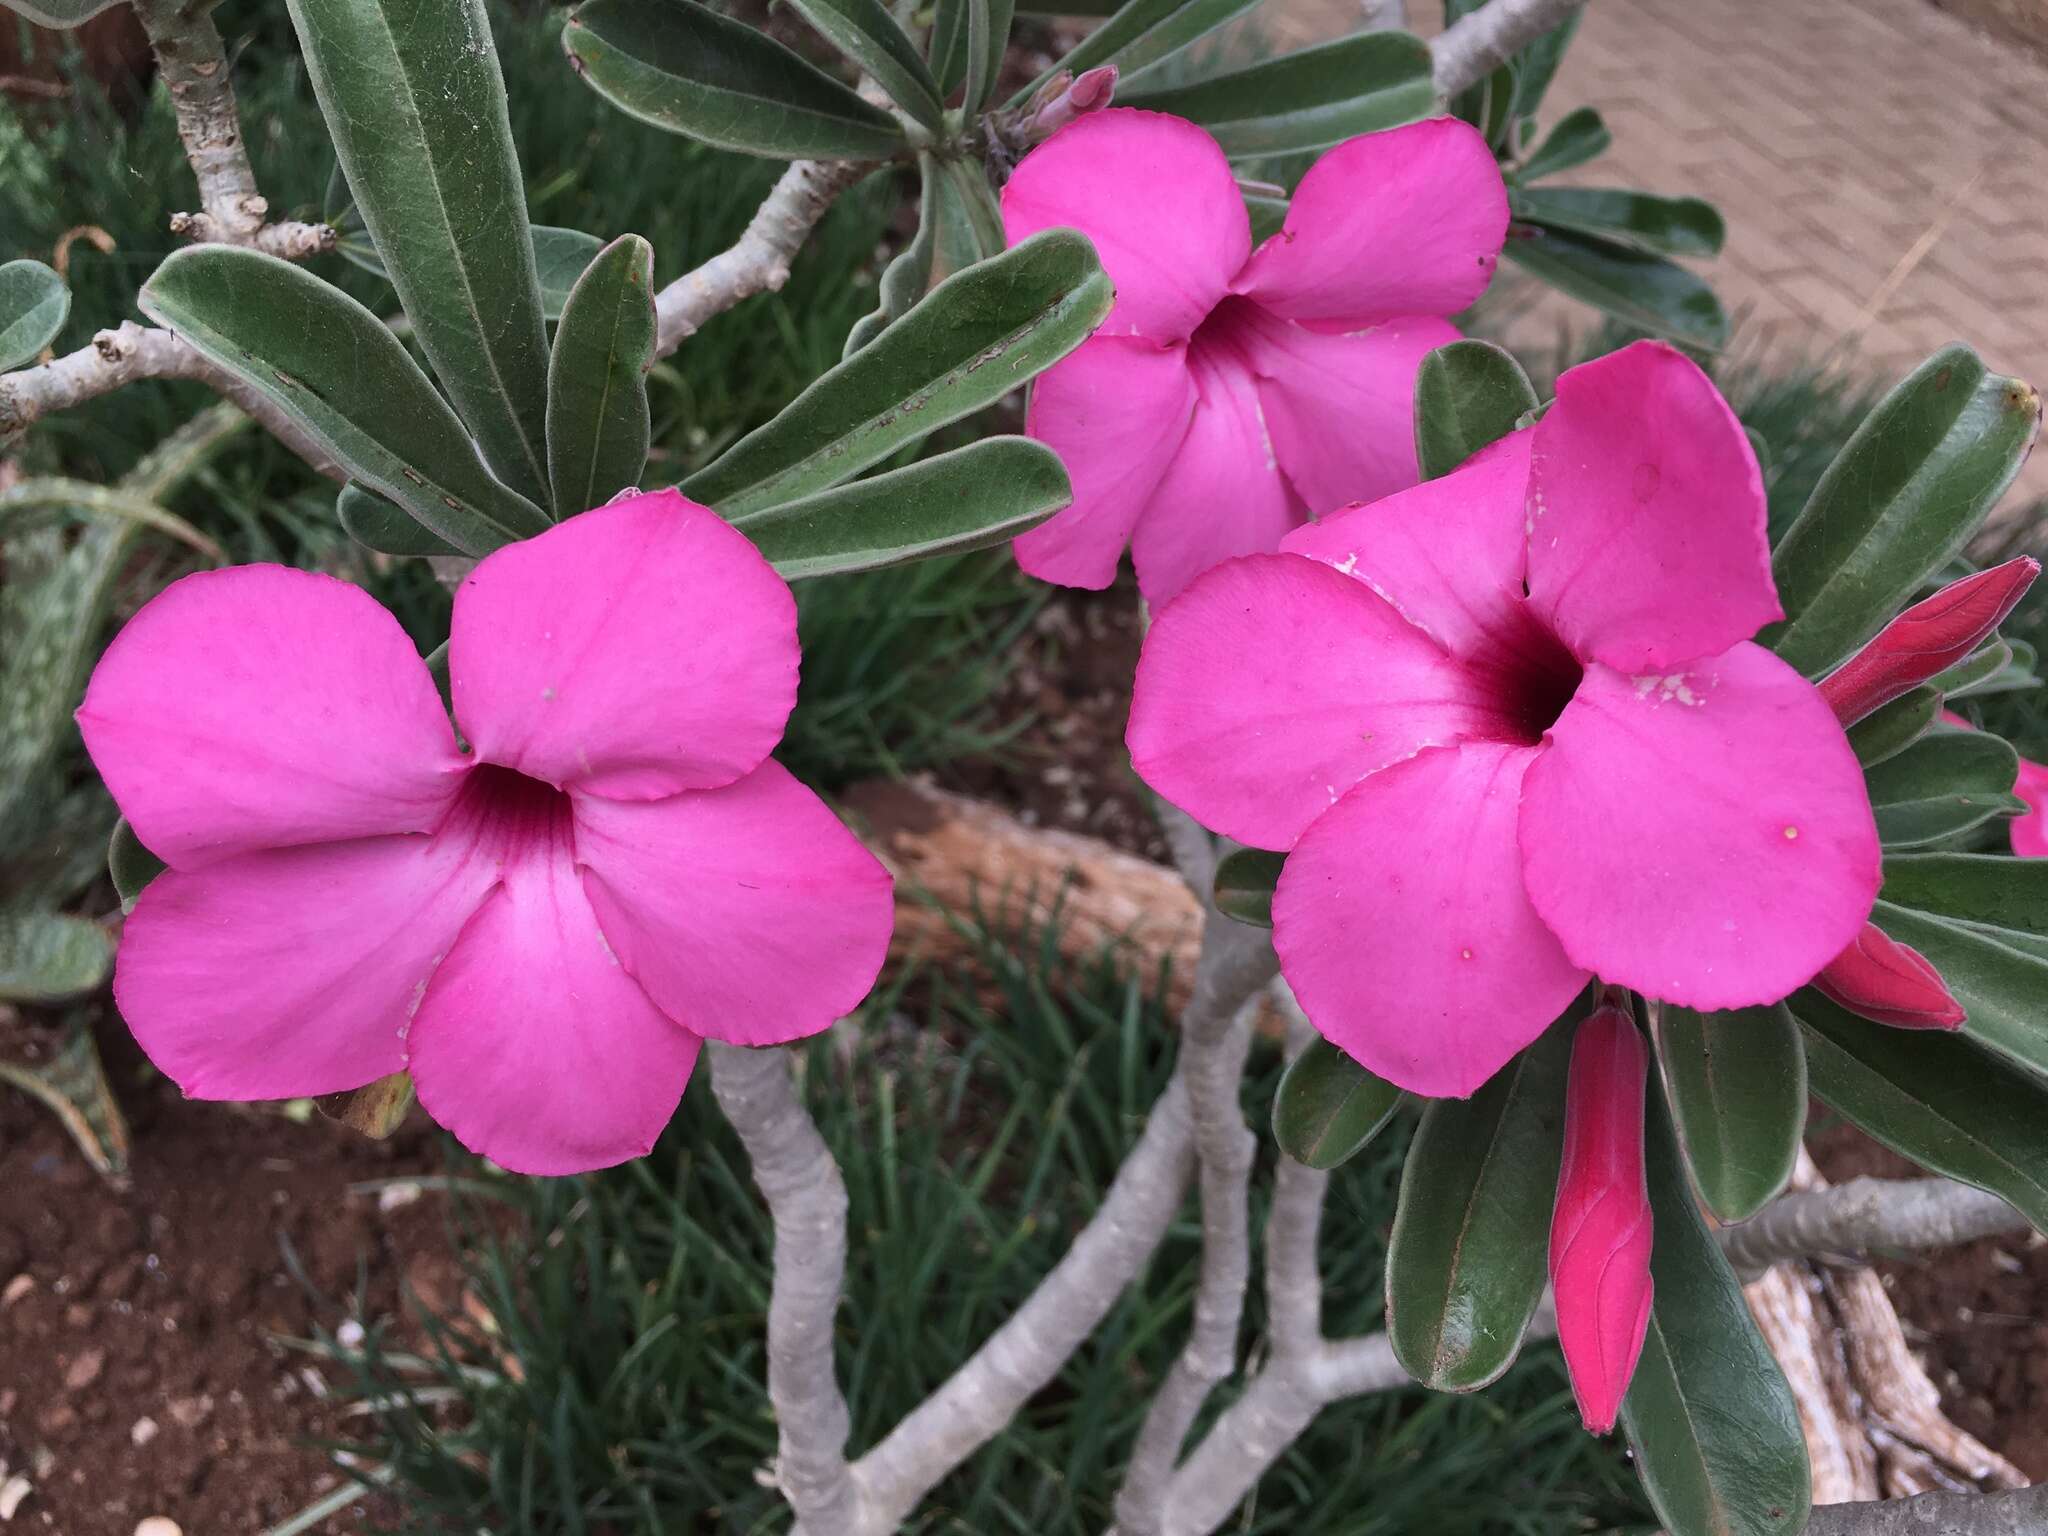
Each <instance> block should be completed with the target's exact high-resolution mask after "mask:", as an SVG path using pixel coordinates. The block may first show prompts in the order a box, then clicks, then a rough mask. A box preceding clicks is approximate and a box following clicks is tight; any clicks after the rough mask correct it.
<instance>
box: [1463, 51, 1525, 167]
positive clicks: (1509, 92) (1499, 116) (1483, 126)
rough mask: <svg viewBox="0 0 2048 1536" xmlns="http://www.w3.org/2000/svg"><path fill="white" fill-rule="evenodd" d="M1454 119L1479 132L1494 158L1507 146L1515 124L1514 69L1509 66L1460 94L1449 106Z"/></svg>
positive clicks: (1503, 66) (1502, 66)
mask: <svg viewBox="0 0 2048 1536" xmlns="http://www.w3.org/2000/svg"><path fill="white" fill-rule="evenodd" d="M1451 113H1452V115H1453V116H1454V117H1459V118H1462V119H1464V120H1465V121H1466V122H1468V123H1470V124H1471V125H1472V126H1473V127H1474V128H1476V129H1477V130H1478V131H1479V136H1480V137H1481V138H1483V139H1485V140H1486V147H1487V148H1488V149H1491V150H1492V151H1493V152H1494V153H1495V154H1496V155H1498V154H1499V153H1500V151H1501V150H1502V149H1503V148H1504V147H1505V146H1506V144H1507V139H1508V134H1509V130H1510V129H1511V128H1512V127H1513V126H1514V121H1515V69H1514V65H1513V63H1512V62H1510V63H1507V64H1503V65H1501V66H1500V68H1498V69H1496V70H1494V72H1493V73H1492V74H1490V75H1488V76H1487V77H1486V78H1485V79H1483V80H1481V81H1480V82H1479V83H1478V84H1477V85H1473V86H1469V87H1467V88H1466V89H1465V90H1464V91H1462V92H1460V93H1459V95H1458V98H1457V100H1456V101H1454V102H1453V103H1452V104H1451Z"/></svg>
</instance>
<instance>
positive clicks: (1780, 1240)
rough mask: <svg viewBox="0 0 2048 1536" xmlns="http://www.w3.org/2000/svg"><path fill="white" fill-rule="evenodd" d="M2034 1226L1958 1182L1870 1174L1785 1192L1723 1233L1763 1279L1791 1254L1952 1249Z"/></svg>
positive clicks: (1734, 1260)
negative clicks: (1959, 1244)
mask: <svg viewBox="0 0 2048 1536" xmlns="http://www.w3.org/2000/svg"><path fill="white" fill-rule="evenodd" d="M2026 1229H2027V1219H2026V1217H2024V1216H2022V1215H2021V1214H2020V1213H2019V1212H2018V1211H2016V1210H2014V1209H2013V1208H2012V1207H2011V1206H2010V1205H2008V1204H2006V1202H2005V1201H2003V1200H2001V1199H2000V1198H1999V1197H1998V1196H1997V1195H1993V1194H1987V1193H1986V1192H1985V1191H1983V1190H1981V1189H1973V1188H1971V1187H1970V1186H1969V1185H1967V1184H1958V1183H1957V1182H1955V1181H1954V1180H1953V1179H1869V1178H1863V1179H1851V1180H1850V1181H1849V1182H1848V1183H1846V1184H1837V1185H1834V1186H1833V1187H1831V1188H1828V1189H1819V1190H1813V1191H1811V1192H1808V1193H1796V1194H1789V1195H1785V1196H1782V1197H1780V1198H1779V1199H1777V1200H1774V1201H1772V1202H1771V1204H1770V1205H1769V1206H1767V1207H1765V1208H1764V1210H1763V1211H1762V1212H1760V1213H1759V1214H1758V1215H1756V1216H1754V1217H1752V1218H1751V1219H1750V1220H1748V1221H1746V1222H1743V1223H1741V1224H1740V1225H1739V1226H1732V1227H1723V1228H1722V1229H1721V1232H1720V1234H1719V1235H1720V1239H1721V1251H1722V1252H1723V1253H1725V1254H1727V1255H1728V1262H1729V1263H1730V1264H1733V1265H1734V1266H1735V1268H1736V1270H1737V1271H1738V1272H1739V1273H1741V1274H1743V1275H1745V1276H1755V1275H1759V1274H1761V1273H1763V1271H1765V1270H1766V1269H1769V1268H1770V1267H1771V1266H1772V1265H1773V1264H1776V1263H1779V1262H1781V1261H1783V1260H1785V1259H1804V1258H1816V1257H1825V1256H1826V1255H1829V1254H1862V1253H1871V1252H1883V1251H1886V1250H1893V1249H1902V1248H1946V1247H1948V1246H1950V1245H1951V1244H1955V1243H1968V1242H1974V1241H1976V1240H1977V1239H1978V1238H1980V1237H1990V1236H1993V1235H1994V1234H1997V1233H2000V1232H2023V1231H2025V1230H2026Z"/></svg>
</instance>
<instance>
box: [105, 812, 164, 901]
mask: <svg viewBox="0 0 2048 1536" xmlns="http://www.w3.org/2000/svg"><path fill="white" fill-rule="evenodd" d="M168 868H170V866H169V865H168V864H166V863H164V861H163V860H162V859H160V858H158V857H157V856H156V855H155V854H153V853H151V852H150V851H149V850H148V849H147V848H145V847H144V846H143V845H142V839H141V838H139V837H137V836H136V835H135V829H134V828H133V827H131V826H129V825H128V818H127V817H126V816H123V817H122V818H121V819H120V820H119V821H117V822H115V823H114V835H113V836H112V837H111V838H109V839H108V840H107V874H108V876H109V877H111V878H112V880H113V882H114V892H115V894H116V895H118V896H119V897H120V898H121V913H122V915H123V916H124V917H125V916H126V915H127V914H129V913H130V912H133V911H134V910H135V898H136V897H138V896H140V895H141V894H142V890H143V887H144V886H146V885H148V884H149V882H150V881H152V880H154V879H155V878H156V877H157V876H158V875H160V874H162V873H163V872H164V871H165V870H166V869H168Z"/></svg>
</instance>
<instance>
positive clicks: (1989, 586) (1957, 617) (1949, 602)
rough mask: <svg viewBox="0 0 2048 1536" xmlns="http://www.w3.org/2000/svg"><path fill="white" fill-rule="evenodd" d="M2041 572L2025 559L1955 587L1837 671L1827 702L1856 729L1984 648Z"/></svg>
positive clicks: (1911, 611) (1918, 607)
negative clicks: (1869, 716)
mask: <svg viewBox="0 0 2048 1536" xmlns="http://www.w3.org/2000/svg"><path fill="white" fill-rule="evenodd" d="M2040 573H2041V565H2040V562H2039V561H2037V560H2033V559H2030V558H2029V557H2027V556H2025V555H2022V556H2020V558H2019V559H2017V560H2008V561H2006V562H2005V564H2003V565H1998V566H1993V567H1992V568H1991V569H1990V570H1988V571H1979V572H1978V573H1977V574H1976V575H1974V576H1965V577H1964V578H1963V579H1962V580H1961V581H1957V582H1951V583H1950V584H1949V585H1948V586H1945V587H1943V588H1942V589H1941V590H1940V591H1939V592H1937V593H1935V594H1934V596H1932V597H1930V598H1928V599H1927V600H1926V601H1925V602H1921V603H1915V604H1914V605H1913V606H1912V607H1910V608H1908V609H1907V610H1906V611H1905V612H1904V613H1902V614H1900V615H1899V616H1898V617H1897V618H1895V619H1893V620H1892V621H1891V623H1889V624H1887V625H1885V627H1884V628H1883V629H1881V630H1879V631H1878V634H1877V637H1876V638H1875V639H1874V640H1872V641H1871V642H1870V643H1869V644H1868V645H1866V646H1864V647H1863V649H1862V650H1860V651H1858V652H1857V653H1856V654H1855V655H1854V656H1851V657H1850V658H1849V659H1848V660H1847V661H1845V662H1843V663H1842V665H1841V666H1840V667H1838V668H1836V669H1835V671H1834V672H1833V673H1832V674H1831V675H1830V676H1829V677H1828V678H1827V679H1826V680H1825V681H1823V682H1822V683H1821V685H1820V692H1821V697H1822V698H1824V699H1826V700H1827V701H1828V704H1829V706H1830V707H1831V708H1832V709H1833V710H1834V712H1835V718H1836V719H1837V720H1839V721H1841V722H1842V724H1843V725H1854V724H1855V723H1856V722H1857V721H1858V720H1861V719H1862V718H1863V717H1864V716H1865V715H1867V714H1869V713H1870V712H1871V711H1872V710H1875V709H1877V708H1879V707H1880V706H1881V705H1885V704H1889V703H1890V702H1891V701H1892V700H1893V699H1896V698H1897V697H1898V696H1899V695H1900V694H1902V693H1905V692H1907V691H1908V690H1909V689H1912V688H1916V687H1918V686H1919V685H1920V684H1922V683H1924V682H1926V681H1927V679H1929V678H1930V677H1932V676H1934V675H1935V673H1937V672H1942V671H1945V670H1947V669H1948V668H1949V667H1952V666H1954V665H1955V664H1956V663H1957V662H1959V661H1961V660H1962V659H1963V658H1964V657H1965V656H1967V655H1969V654H1970V652H1972V651H1974V650H1975V649H1976V648H1977V647H1978V646H1979V645H1981V644H1983V643H1984V640H1985V638H1986V637H1987V636H1988V635H1990V633H1991V632H1992V631H1993V630H1995V629H1997V628H1998V626H1999V625H2000V624H2001V623H2002V622H2004V619H2005V616H2006V615H2007V614H2008V613H2011V612H2012V609H2013V605H2014V604H2015V603H2017V602H2018V601H2019V600H2020V598H2021V597H2022V596H2024V595H2025V593H2026V590H2027V588H2028V587H2030V586H2032V585H2033V582H2034V578H2035V577H2036V576H2038V575H2039V574H2040Z"/></svg>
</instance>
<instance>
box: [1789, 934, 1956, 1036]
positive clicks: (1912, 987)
mask: <svg viewBox="0 0 2048 1536" xmlns="http://www.w3.org/2000/svg"><path fill="white" fill-rule="evenodd" d="M1813 986H1814V990H1815V991H1816V992H1819V993H1820V994H1821V995H1822V996H1824V997H1829V998H1832V999H1833V1000H1834V1001H1835V1002H1838V1003H1840V1004H1841V1005H1842V1006H1843V1007H1844V1008H1846V1009H1848V1010H1849V1011H1850V1012H1851V1013H1853V1014H1857V1015H1860V1016H1861V1017H1863V1018H1866V1019H1869V1020H1871V1021H1872V1022H1873V1023H1877V1024H1889V1025H1891V1026H1892V1027H1893V1028H1894V1029H1961V1028H1962V1027H1963V1020H1964V1019H1965V1018H1966V1017H1967V1015H1966V1014H1965V1013H1964V1011H1963V1005H1962V1004H1961V1003H1959V1002H1957V1001H1956V1000H1955V997H1954V995H1953V994H1952V993H1951V992H1950V991H1949V989H1948V983H1947V982H1945V981H1943V980H1942V979H1941V972H1940V971H1937V970H1936V969H1935V968H1934V962H1933V961H1931V960H1929V959H1928V958H1927V957H1926V956H1925V955H1923V954H1921V953H1920V951H1919V950H1917V949H1915V948H1913V946H1912V945H1910V944H1901V943H1900V942H1899V941H1898V940H1897V939H1895V938H1893V937H1892V936H1891V935H1890V934H1888V933H1886V932H1885V931H1884V930H1883V929H1882V928H1880V927H1878V926H1877V925H1876V924H1875V923H1865V924H1864V925H1863V931H1862V932H1861V933H1859V934H1857V935H1856V941H1855V942H1854V943H1853V944H1851V945H1850V946H1849V947H1848V948H1847V949H1845V950H1843V951H1842V952H1841V953H1840V954H1839V955H1837V956H1835V958H1834V959H1832V960H1830V961H1829V962H1828V963H1827V964H1826V965H1824V966H1822V967H1821V971H1820V974H1819V975H1818V976H1816V977H1814V978H1813Z"/></svg>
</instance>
